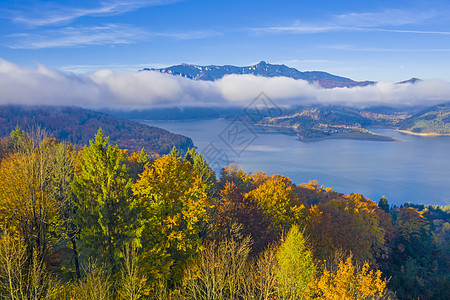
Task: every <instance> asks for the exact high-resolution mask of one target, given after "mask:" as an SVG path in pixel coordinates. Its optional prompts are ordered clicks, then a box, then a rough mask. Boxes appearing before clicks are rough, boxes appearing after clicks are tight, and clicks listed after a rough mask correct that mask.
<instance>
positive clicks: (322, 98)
mask: <svg viewBox="0 0 450 300" xmlns="http://www.w3.org/2000/svg"><path fill="white" fill-rule="evenodd" d="M0 90H1V91H2V93H1V94H0V104H28V105H40V104H45V105H75V106H82V107H86V108H94V109H95V108H121V109H139V108H153V107H164V106H166V107H167V106H178V107H183V106H220V107H224V106H246V105H248V104H249V103H250V102H251V101H252V100H253V99H254V98H255V97H256V96H258V95H259V94H260V93H261V92H264V93H266V95H268V96H269V97H270V98H271V99H272V100H273V101H274V102H275V103H277V104H278V105H300V104H309V103H330V104H345V105H358V106H370V105H416V104H430V105H431V104H435V103H440V102H444V101H449V100H450V83H449V82H447V81H438V80H424V81H419V82H416V83H415V84H395V83H392V82H380V83H378V84H376V85H371V86H365V87H354V88H334V89H323V88H320V87H318V86H316V85H312V84H308V83H307V82H306V81H303V80H294V79H291V78H282V77H276V78H266V77H258V76H253V75H229V76H225V77H224V78H222V79H220V80H217V81H214V82H211V81H194V80H190V79H186V78H182V77H178V76H172V75H168V74H162V73H159V72H155V71H144V72H129V71H111V70H100V71H97V72H95V73H91V74H80V75H76V74H72V73H69V74H67V73H63V72H60V71H56V70H53V69H50V68H47V67H45V66H43V65H38V66H37V67H36V68H27V67H22V66H18V65H16V64H13V63H11V62H8V61H5V60H1V59H0Z"/></svg>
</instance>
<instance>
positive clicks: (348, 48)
mask: <svg viewBox="0 0 450 300" xmlns="http://www.w3.org/2000/svg"><path fill="white" fill-rule="evenodd" d="M322 48H327V49H334V50H344V51H355V52H402V53H404V52H450V48H375V47H358V46H354V45H328V46H322Z"/></svg>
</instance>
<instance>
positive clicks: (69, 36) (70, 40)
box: [5, 24, 222, 49]
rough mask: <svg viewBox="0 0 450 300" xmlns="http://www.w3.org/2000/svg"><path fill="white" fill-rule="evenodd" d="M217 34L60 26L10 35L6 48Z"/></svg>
mask: <svg viewBox="0 0 450 300" xmlns="http://www.w3.org/2000/svg"><path fill="white" fill-rule="evenodd" d="M221 34H222V33H220V32H217V31H208V30H205V31H185V32H149V31H147V30H145V29H141V28H138V27H135V26H132V25H128V24H104V25H98V26H92V27H75V26H69V27H63V28H58V29H47V30H41V31H39V32H33V33H20V34H11V35H9V36H8V37H9V38H10V39H11V40H12V42H9V43H8V44H7V45H5V46H7V47H8V48H11V49H45V48H64V47H84V46H89V45H117V44H132V43H135V42H138V41H139V42H142V41H145V40H149V39H151V38H168V39H174V40H192V39H204V38H210V37H214V36H218V35H221Z"/></svg>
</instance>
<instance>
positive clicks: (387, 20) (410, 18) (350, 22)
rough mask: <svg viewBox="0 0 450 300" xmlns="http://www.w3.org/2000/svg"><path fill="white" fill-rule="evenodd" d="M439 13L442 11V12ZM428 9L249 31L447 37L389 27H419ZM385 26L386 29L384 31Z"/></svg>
mask: <svg viewBox="0 0 450 300" xmlns="http://www.w3.org/2000/svg"><path fill="white" fill-rule="evenodd" d="M441 14H442V12H441ZM437 15H438V13H436V12H434V11H431V10H420V11H419V10H400V9H386V10H383V11H379V12H353V13H348V14H341V15H335V16H332V17H330V18H329V19H328V20H323V21H320V22H314V23H305V22H300V21H296V22H294V23H293V24H292V25H288V26H268V27H260V28H250V29H249V30H250V31H252V32H256V33H272V34H315V33H325V32H335V31H366V32H369V31H379V32H392V33H408V34H431V35H449V34H450V32H448V31H426V30H402V29H393V28H392V27H398V26H404V25H415V24H421V23H423V22H425V21H427V20H429V19H432V18H434V17H436V16H437ZM386 27H387V28H386Z"/></svg>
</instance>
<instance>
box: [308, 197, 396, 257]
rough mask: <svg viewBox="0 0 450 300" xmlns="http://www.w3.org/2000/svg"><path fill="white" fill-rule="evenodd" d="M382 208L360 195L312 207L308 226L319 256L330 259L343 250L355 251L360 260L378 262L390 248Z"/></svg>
mask: <svg viewBox="0 0 450 300" xmlns="http://www.w3.org/2000/svg"><path fill="white" fill-rule="evenodd" d="M378 210H380V208H379V207H378V206H377V204H376V203H375V202H373V201H370V200H367V199H365V198H364V197H362V196H361V195H358V194H352V195H348V196H347V195H344V196H342V197H341V198H337V199H333V200H330V201H328V202H326V203H319V204H318V205H314V206H312V207H311V208H310V209H309V213H308V217H307V220H306V229H307V233H308V235H309V236H310V237H311V243H312V245H313V250H314V253H315V255H316V257H318V258H321V259H326V258H328V256H329V255H330V254H332V253H334V252H336V251H337V250H341V249H342V250H344V251H348V252H352V253H353V255H354V257H355V259H356V260H357V261H360V262H363V261H366V260H367V261H371V262H374V261H375V259H376V257H377V255H381V254H382V253H383V252H385V251H387V250H386V245H385V241H386V240H385V235H386V232H385V229H384V228H383V227H382V226H381V224H380V219H379V216H378V214H377V212H378Z"/></svg>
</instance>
